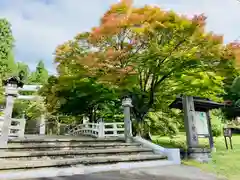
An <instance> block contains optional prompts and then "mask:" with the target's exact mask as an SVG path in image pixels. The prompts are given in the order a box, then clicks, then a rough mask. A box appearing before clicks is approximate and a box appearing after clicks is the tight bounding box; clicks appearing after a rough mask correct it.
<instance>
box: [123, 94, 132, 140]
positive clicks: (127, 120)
mask: <svg viewBox="0 0 240 180" xmlns="http://www.w3.org/2000/svg"><path fill="white" fill-rule="evenodd" d="M122 106H123V108H124V137H125V141H126V142H131V137H132V122H131V113H130V108H131V107H132V100H131V98H125V99H123V101H122Z"/></svg>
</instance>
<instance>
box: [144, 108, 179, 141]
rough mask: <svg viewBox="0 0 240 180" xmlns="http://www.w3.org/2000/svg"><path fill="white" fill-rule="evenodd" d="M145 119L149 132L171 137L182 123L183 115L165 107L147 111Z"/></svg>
mask: <svg viewBox="0 0 240 180" xmlns="http://www.w3.org/2000/svg"><path fill="white" fill-rule="evenodd" d="M145 121H146V122H147V124H148V125H149V128H150V132H151V134H153V135H161V136H170V137H173V136H174V135H176V134H177V133H178V131H179V128H180V126H181V124H182V123H183V116H182V114H181V113H180V112H178V111H175V110H170V109H167V110H165V111H158V112H149V113H148V116H147V117H146V120H145Z"/></svg>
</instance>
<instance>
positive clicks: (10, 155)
mask: <svg viewBox="0 0 240 180" xmlns="http://www.w3.org/2000/svg"><path fill="white" fill-rule="evenodd" d="M139 153H142V154H143V153H148V154H149V153H153V151H152V150H151V149H149V148H118V149H96V150H67V151H35V152H34V151H20V152H2V153H1V154H0V158H1V159H16V160H23V159H24V160H31V159H57V158H58V159H64V158H69V157H70V158H76V157H77V158H80V157H87V156H92V157H93V156H103V155H106V156H109V155H116V154H119V155H121V154H126V155H127V154H139Z"/></svg>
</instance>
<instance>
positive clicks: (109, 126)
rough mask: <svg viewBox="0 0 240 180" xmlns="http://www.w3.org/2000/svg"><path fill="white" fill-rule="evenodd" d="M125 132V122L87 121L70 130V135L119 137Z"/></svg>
mask: <svg viewBox="0 0 240 180" xmlns="http://www.w3.org/2000/svg"><path fill="white" fill-rule="evenodd" d="M123 133H124V123H123V122H117V123H104V122H98V123H85V124H79V125H77V126H75V127H74V128H72V129H70V130H69V131H68V134H69V135H75V136H76V135H90V136H94V137H118V136H121V135H122V134H123Z"/></svg>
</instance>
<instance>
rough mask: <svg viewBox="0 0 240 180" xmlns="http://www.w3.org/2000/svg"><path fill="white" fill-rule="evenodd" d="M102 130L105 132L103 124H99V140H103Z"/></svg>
mask: <svg viewBox="0 0 240 180" xmlns="http://www.w3.org/2000/svg"><path fill="white" fill-rule="evenodd" d="M104 130H105V125H104V122H99V123H98V137H99V138H104V136H105V134H104Z"/></svg>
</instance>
